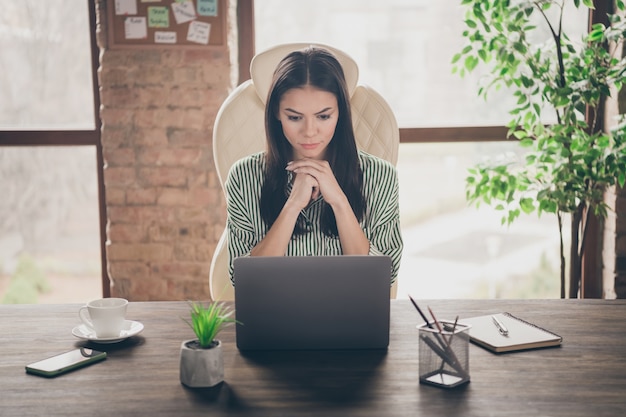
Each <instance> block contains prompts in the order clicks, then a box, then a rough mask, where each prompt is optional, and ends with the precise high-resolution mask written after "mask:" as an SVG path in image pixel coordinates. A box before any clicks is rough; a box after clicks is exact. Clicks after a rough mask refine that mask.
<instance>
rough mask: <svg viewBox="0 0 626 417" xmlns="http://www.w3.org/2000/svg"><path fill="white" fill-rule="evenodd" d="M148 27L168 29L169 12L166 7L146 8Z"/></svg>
mask: <svg viewBox="0 0 626 417" xmlns="http://www.w3.org/2000/svg"><path fill="white" fill-rule="evenodd" d="M148 27H149V28H168V27H170V11H169V9H168V8H167V7H155V6H150V7H148Z"/></svg>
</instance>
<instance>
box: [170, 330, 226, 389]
mask: <svg viewBox="0 0 626 417" xmlns="http://www.w3.org/2000/svg"><path fill="white" fill-rule="evenodd" d="M223 380H224V357H223V355H222V342H221V341H219V340H215V341H214V342H213V344H212V345H211V347H209V348H206V349H205V348H202V347H200V344H199V343H198V341H197V340H195V339H193V340H186V341H184V342H183V343H182V344H181V345H180V382H181V383H182V384H183V385H186V386H188V387H191V388H201V387H202V388H207V387H213V386H215V385H217V384H219V383H220V382H222V381H223Z"/></svg>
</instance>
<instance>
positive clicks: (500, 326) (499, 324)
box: [491, 316, 509, 336]
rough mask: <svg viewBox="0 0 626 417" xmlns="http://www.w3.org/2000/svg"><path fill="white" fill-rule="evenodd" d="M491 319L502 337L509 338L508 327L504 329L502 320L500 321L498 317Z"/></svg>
mask: <svg viewBox="0 0 626 417" xmlns="http://www.w3.org/2000/svg"><path fill="white" fill-rule="evenodd" d="M491 318H492V320H493V324H495V325H496V327H497V328H498V331H499V332H500V334H501V335H502V336H508V335H509V331H508V330H507V328H506V327H504V324H502V322H501V321H500V320H498V319H497V317H496V316H491Z"/></svg>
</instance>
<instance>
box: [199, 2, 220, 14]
mask: <svg viewBox="0 0 626 417" xmlns="http://www.w3.org/2000/svg"><path fill="white" fill-rule="evenodd" d="M198 14H199V15H200V16H217V0H198Z"/></svg>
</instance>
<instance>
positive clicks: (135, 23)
mask: <svg viewBox="0 0 626 417" xmlns="http://www.w3.org/2000/svg"><path fill="white" fill-rule="evenodd" d="M124 36H125V37H126V39H146V38H147V37H148V27H147V26H146V18H145V17H127V18H126V19H125V20H124Z"/></svg>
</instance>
